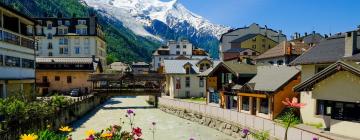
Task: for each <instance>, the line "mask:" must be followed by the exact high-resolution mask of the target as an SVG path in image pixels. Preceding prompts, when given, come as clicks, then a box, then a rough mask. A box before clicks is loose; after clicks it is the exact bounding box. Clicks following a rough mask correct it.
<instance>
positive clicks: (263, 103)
mask: <svg viewBox="0 0 360 140" xmlns="http://www.w3.org/2000/svg"><path fill="white" fill-rule="evenodd" d="M260 113H264V114H268V113H269V99H268V98H260Z"/></svg>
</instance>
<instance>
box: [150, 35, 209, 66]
mask: <svg viewBox="0 0 360 140" xmlns="http://www.w3.org/2000/svg"><path fill="white" fill-rule="evenodd" d="M196 50H199V51H196ZM194 51H195V53H197V52H200V51H203V50H200V49H195V48H194V46H193V45H192V44H191V43H190V42H189V41H188V40H180V41H178V42H177V41H174V40H170V41H168V43H167V45H166V46H161V47H160V48H158V49H157V50H156V51H155V52H154V53H153V57H152V62H151V64H152V68H151V70H153V71H156V70H158V68H159V67H161V65H162V64H163V63H164V60H173V59H176V58H177V57H179V56H184V57H186V58H188V59H203V58H209V55H208V54H207V53H205V52H202V53H201V52H200V54H194Z"/></svg>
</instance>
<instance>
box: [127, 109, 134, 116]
mask: <svg viewBox="0 0 360 140" xmlns="http://www.w3.org/2000/svg"><path fill="white" fill-rule="evenodd" d="M126 112H127V114H129V115H130V114H133V113H134V111H132V110H130V109H129V110H127V111H126Z"/></svg>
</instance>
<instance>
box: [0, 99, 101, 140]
mask: <svg viewBox="0 0 360 140" xmlns="http://www.w3.org/2000/svg"><path fill="white" fill-rule="evenodd" d="M106 99H107V98H105V97H100V96H88V97H82V98H78V99H77V100H75V101H74V103H72V104H71V105H69V106H67V107H63V108H58V109H57V110H58V111H56V112H55V113H54V114H53V115H51V116H46V117H44V118H41V119H31V118H30V119H29V120H27V121H22V122H21V125H20V126H15V127H12V126H7V127H6V128H7V130H5V131H2V132H0V138H1V140H14V139H18V137H19V135H20V134H22V133H26V132H27V131H28V130H43V129H45V128H47V126H48V125H50V127H51V128H52V129H58V128H59V127H61V126H65V125H69V124H71V123H72V122H74V121H76V120H78V119H79V118H81V117H82V116H84V115H85V114H86V113H88V112H90V111H91V110H92V109H94V108H96V107H97V106H98V105H100V104H101V103H102V102H104V101H106Z"/></svg>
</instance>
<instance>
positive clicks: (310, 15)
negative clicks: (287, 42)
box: [165, 0, 360, 37]
mask: <svg viewBox="0 0 360 140" xmlns="http://www.w3.org/2000/svg"><path fill="white" fill-rule="evenodd" d="M165 1H166V0H165ZM179 1H180V3H182V4H183V5H185V7H187V8H188V9H189V10H190V11H192V12H194V13H196V14H198V15H200V16H203V17H205V18H207V19H208V20H210V21H211V22H213V23H217V24H223V25H228V26H231V27H243V26H245V25H249V24H251V23H253V22H256V23H259V24H260V25H261V26H264V25H267V26H268V27H269V28H272V29H275V30H282V31H283V32H284V33H285V34H286V35H288V37H289V35H292V34H293V33H294V32H300V33H302V34H304V32H308V33H309V32H311V31H312V30H316V31H317V32H320V33H322V34H325V33H326V34H328V33H329V32H331V33H337V32H344V31H349V30H353V29H355V28H356V27H357V25H360V8H359V6H360V0H179Z"/></svg>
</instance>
